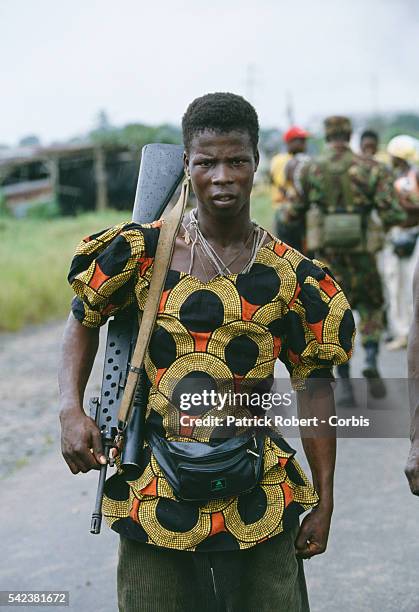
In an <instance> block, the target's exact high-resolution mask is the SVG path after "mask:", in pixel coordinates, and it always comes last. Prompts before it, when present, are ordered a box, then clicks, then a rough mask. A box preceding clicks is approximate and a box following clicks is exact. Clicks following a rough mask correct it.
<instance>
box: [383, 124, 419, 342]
mask: <svg viewBox="0 0 419 612" xmlns="http://www.w3.org/2000/svg"><path fill="white" fill-rule="evenodd" d="M387 153H388V154H389V155H390V158H391V163H392V166H393V169H394V173H395V175H396V180H395V183H394V186H395V189H396V193H397V196H398V199H399V203H400V205H401V207H402V208H403V209H404V210H405V212H406V215H407V218H406V220H405V222H404V223H403V227H395V228H393V229H392V230H391V232H390V236H389V238H390V244H389V245H388V248H387V253H386V255H387V257H386V264H387V266H386V271H385V273H386V278H387V287H388V293H389V310H390V317H389V318H390V321H391V329H392V336H393V338H392V340H391V341H390V342H388V343H387V345H386V347H387V348H388V349H389V350H392V351H396V350H400V349H404V348H406V346H407V338H408V333H409V327H410V324H411V321H412V317H413V311H412V302H411V299H410V295H411V287H412V282H413V273H414V267H415V262H416V260H417V258H418V256H419V242H418V240H417V236H418V234H419V170H418V168H417V166H416V165H415V161H416V158H417V152H416V147H415V142H414V139H413V138H411V137H410V136H407V135H400V136H395V137H394V138H392V139H391V140H390V142H389V143H388V145H387Z"/></svg>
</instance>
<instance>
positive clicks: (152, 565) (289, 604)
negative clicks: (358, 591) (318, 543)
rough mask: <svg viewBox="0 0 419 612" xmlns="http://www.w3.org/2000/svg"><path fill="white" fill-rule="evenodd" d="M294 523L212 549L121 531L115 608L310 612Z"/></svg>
mask: <svg viewBox="0 0 419 612" xmlns="http://www.w3.org/2000/svg"><path fill="white" fill-rule="evenodd" d="M297 529H298V527H297V528H295V529H292V530H291V531H288V532H286V533H283V534H280V535H279V536H276V537H274V538H272V539H271V540H267V541H266V542H263V543H262V544H257V545H256V546H254V547H253V548H249V549H246V550H237V551H228V552H212V553H206V552H187V551H179V550H171V549H167V548H158V547H156V546H153V545H150V544H142V543H140V542H135V541H134V540H129V539H127V538H124V537H121V539H120V545H119V562H118V605H119V612H309V605H308V598H307V589H306V583H305V578H304V570H303V565H302V561H301V560H300V559H298V560H297V558H296V556H295V550H294V541H295V538H296V535H297Z"/></svg>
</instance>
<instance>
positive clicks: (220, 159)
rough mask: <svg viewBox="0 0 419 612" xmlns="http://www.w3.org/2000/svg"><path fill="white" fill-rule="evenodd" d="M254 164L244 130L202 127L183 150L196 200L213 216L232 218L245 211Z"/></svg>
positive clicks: (254, 159)
mask: <svg viewBox="0 0 419 612" xmlns="http://www.w3.org/2000/svg"><path fill="white" fill-rule="evenodd" d="M258 163H259V154H258V153H257V152H256V153H255V151H254V150H253V147H252V143H251V141H250V136H249V134H248V132H246V131H243V132H242V131H238V130H233V131H231V132H221V133H220V132H214V131H212V130H205V131H204V132H201V133H199V134H197V135H195V136H194V138H193V139H192V142H191V144H190V147H189V151H187V152H185V167H186V169H187V170H188V171H189V174H190V175H191V179H192V185H193V189H194V192H195V195H196V197H197V200H198V203H199V204H200V206H202V207H204V208H205V209H206V211H208V212H209V213H210V214H212V215H216V216H223V217H235V216H237V215H239V214H240V213H241V212H244V211H245V210H246V209H247V210H248V208H249V203H250V193H251V191H252V186H253V178H254V174H255V171H256V169H257V166H258Z"/></svg>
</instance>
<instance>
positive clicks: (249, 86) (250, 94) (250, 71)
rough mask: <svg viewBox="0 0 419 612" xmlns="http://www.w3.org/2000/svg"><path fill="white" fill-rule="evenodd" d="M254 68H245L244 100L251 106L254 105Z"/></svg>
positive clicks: (249, 66)
mask: <svg viewBox="0 0 419 612" xmlns="http://www.w3.org/2000/svg"><path fill="white" fill-rule="evenodd" d="M255 85H256V66H254V64H247V67H246V98H247V99H248V100H249V102H251V103H252V104H254V103H255Z"/></svg>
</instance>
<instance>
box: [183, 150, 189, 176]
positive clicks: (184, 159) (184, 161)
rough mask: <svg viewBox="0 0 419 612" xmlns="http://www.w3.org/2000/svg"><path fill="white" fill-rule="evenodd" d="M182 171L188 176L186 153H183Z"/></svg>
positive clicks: (187, 156) (187, 157)
mask: <svg viewBox="0 0 419 612" xmlns="http://www.w3.org/2000/svg"><path fill="white" fill-rule="evenodd" d="M183 169H184V170H185V174H190V172H189V155H188V153H187V151H184V152H183Z"/></svg>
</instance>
